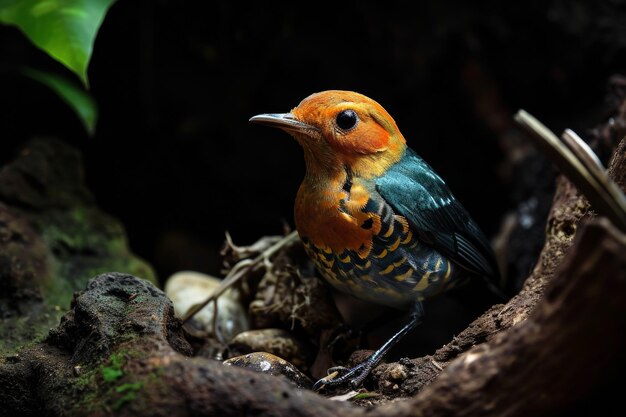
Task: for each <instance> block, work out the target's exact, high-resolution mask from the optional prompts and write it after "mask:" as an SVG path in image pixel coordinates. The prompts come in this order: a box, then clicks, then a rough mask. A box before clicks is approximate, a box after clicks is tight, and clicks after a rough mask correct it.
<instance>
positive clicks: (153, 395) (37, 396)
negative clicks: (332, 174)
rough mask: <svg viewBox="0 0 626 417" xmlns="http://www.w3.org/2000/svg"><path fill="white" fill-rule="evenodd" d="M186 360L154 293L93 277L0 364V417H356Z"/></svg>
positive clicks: (118, 278) (123, 277) (216, 365)
mask: <svg viewBox="0 0 626 417" xmlns="http://www.w3.org/2000/svg"><path fill="white" fill-rule="evenodd" d="M190 352H191V349H190V346H189V344H188V343H187V342H186V340H185V337H184V333H183V331H182V326H181V323H180V321H179V320H178V319H176V317H175V316H174V309H173V306H172V303H171V301H170V300H169V299H168V298H167V297H166V296H165V294H164V293H163V292H162V291H161V290H159V289H157V288H156V287H154V286H153V285H152V284H151V283H150V282H148V281H145V280H142V279H139V278H136V277H133V276H130V275H128V274H116V273H111V274H103V275H100V276H98V277H96V278H94V279H92V280H90V281H89V284H88V285H87V288H86V289H85V290H84V291H82V292H80V293H77V294H76V297H75V298H74V300H73V302H72V309H71V310H70V311H69V312H68V313H67V314H65V315H64V317H63V319H62V321H61V324H60V325H59V326H58V327H56V328H55V329H54V330H53V331H52V332H51V333H50V335H49V337H47V338H46V339H45V340H43V341H41V342H40V343H33V344H32V345H30V346H27V347H24V348H23V349H22V350H21V351H20V353H19V355H13V356H11V357H4V358H0V387H2V389H1V390H0V404H2V407H0V416H16V415H19V416H40V415H46V416H60V415H63V416H75V417H81V416H95V417H99V416H109V415H116V416H120V417H125V416H132V417H137V416H153V417H172V416H191V415H193V416H216V415H220V416H235V415H250V414H255V415H273V416H279V417H280V416H292V417H293V416H303V417H306V416H317V415H330V414H331V413H332V414H340V415H346V416H355V415H356V414H357V413H356V409H355V408H354V407H351V406H349V405H347V404H336V403H333V402H331V401H327V400H325V399H324V398H322V397H320V396H318V395H316V394H314V393H312V392H307V391H304V390H299V389H297V388H296V387H294V384H293V383H291V382H288V381H286V380H285V379H284V378H277V377H275V376H272V375H265V374H262V373H258V372H253V371H251V370H248V369H242V368H239V367H237V366H224V365H223V364H222V363H221V362H219V361H215V360H211V359H206V358H199V357H196V358H191V357H189V356H188V355H189V354H190ZM293 369H295V368H293Z"/></svg>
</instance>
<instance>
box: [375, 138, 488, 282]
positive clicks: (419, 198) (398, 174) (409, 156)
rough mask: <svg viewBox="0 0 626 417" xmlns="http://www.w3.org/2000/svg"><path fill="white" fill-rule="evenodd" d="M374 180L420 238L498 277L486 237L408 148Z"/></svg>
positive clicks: (473, 268) (474, 270)
mask: <svg viewBox="0 0 626 417" xmlns="http://www.w3.org/2000/svg"><path fill="white" fill-rule="evenodd" d="M375 183H376V190H377V191H378V193H379V194H380V195H381V197H383V199H384V200H385V201H386V202H387V203H388V204H389V205H390V206H391V207H392V208H393V210H394V211H395V212H396V214H399V215H401V216H404V217H405V218H406V219H407V220H408V222H409V224H410V225H411V227H412V228H413V229H414V232H415V233H416V234H417V236H418V238H419V239H420V240H421V241H423V242H424V243H426V244H429V245H431V246H432V247H433V248H434V249H436V250H438V251H439V252H441V253H442V254H444V255H445V256H447V257H448V258H450V260H452V261H453V262H455V263H456V264H458V265H459V266H461V267H463V268H465V269H466V270H468V271H470V272H472V273H475V274H478V275H482V276H485V277H488V278H491V280H494V279H497V277H498V275H499V274H498V270H497V266H496V263H495V260H494V256H493V252H492V250H491V247H490V245H489V242H488V240H487V238H486V237H485V236H484V234H483V233H482V232H481V230H480V229H479V228H478V226H477V225H476V223H474V221H473V220H472V219H471V217H470V216H469V214H468V213H467V211H466V210H465V208H464V207H463V206H462V205H461V204H460V203H459V202H458V201H457V200H456V198H454V196H453V195H452V193H451V192H450V190H449V189H448V187H447V186H446V184H445V183H444V181H443V180H442V179H441V178H440V177H439V176H438V175H437V174H436V173H435V172H434V171H433V170H432V168H431V167H430V166H429V165H428V164H427V163H426V162H424V160H423V159H422V158H420V157H419V156H418V155H417V154H415V152H413V151H412V150H411V149H410V148H407V150H406V152H405V154H404V156H403V157H402V159H401V160H400V161H399V162H398V163H396V164H395V165H394V166H392V167H391V168H390V169H389V170H388V171H387V172H386V173H385V175H383V176H381V177H380V178H378V179H377V180H376V182H375Z"/></svg>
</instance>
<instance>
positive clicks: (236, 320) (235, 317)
mask: <svg viewBox="0 0 626 417" xmlns="http://www.w3.org/2000/svg"><path fill="white" fill-rule="evenodd" d="M221 282H222V281H221V280H220V279H218V278H214V277H212V276H210V275H206V274H202V273H200V272H194V271H180V272H177V273H176V274H174V275H172V276H171V277H170V278H168V280H167V282H166V284H165V294H167V296H168V297H169V298H170V299H171V300H172V302H173V303H174V311H175V313H176V315H177V316H178V317H182V316H183V315H184V314H185V313H186V312H187V311H188V310H189V309H190V308H191V307H192V306H193V305H195V304H198V303H201V302H203V301H204V300H206V299H207V298H208V297H210V296H211V295H212V294H213V292H214V291H215V290H216V289H217V287H219V285H220V283H221ZM214 311H215V310H214V306H213V303H211V304H209V305H207V306H206V307H204V308H203V309H202V310H200V311H199V312H198V313H197V314H196V315H195V316H194V317H193V322H194V323H195V324H196V326H198V327H200V329H202V330H205V331H207V332H208V333H210V334H212V333H213V313H214ZM217 311H218V314H217V326H218V329H219V332H220V333H221V335H222V337H223V338H224V339H225V340H226V341H229V340H231V339H232V338H233V336H235V335H236V334H238V333H240V332H243V331H246V330H248V329H249V328H250V326H249V324H248V316H247V314H246V311H245V310H244V308H243V306H242V305H241V302H240V301H239V295H238V293H237V292H236V290H234V289H229V290H227V291H226V292H224V294H222V295H221V296H220V297H219V298H218V300H217Z"/></svg>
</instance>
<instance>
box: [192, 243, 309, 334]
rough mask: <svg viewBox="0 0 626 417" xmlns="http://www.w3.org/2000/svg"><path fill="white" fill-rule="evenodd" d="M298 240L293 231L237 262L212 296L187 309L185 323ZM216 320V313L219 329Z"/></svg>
mask: <svg viewBox="0 0 626 417" xmlns="http://www.w3.org/2000/svg"><path fill="white" fill-rule="evenodd" d="M296 240H298V232H296V231H293V232H291V233H290V234H288V235H287V236H285V237H284V238H282V239H281V240H279V241H278V242H276V243H275V244H273V245H272V246H270V247H269V248H267V249H266V250H264V251H263V252H261V253H260V254H259V255H257V257H256V258H254V259H244V260H242V261H239V262H237V264H235V266H233V268H232V269H231V270H230V271H229V272H228V274H227V275H226V276H225V277H224V280H222V282H221V283H220V285H219V287H217V289H216V290H215V292H213V294H211V296H210V297H208V298H207V299H206V300H204V301H203V302H201V303H198V304H194V305H193V306H192V307H191V308H190V309H189V310H188V311H187V313H186V314H185V316H184V317H183V324H184V323H187V322H188V321H189V320H191V318H192V317H193V316H195V315H196V314H197V313H198V312H199V311H200V310H202V309H203V308H204V307H205V306H206V305H207V304H209V303H210V302H212V301H213V302H215V304H216V305H217V302H216V301H217V299H218V297H219V296H220V295H222V294H223V293H224V292H225V291H226V290H227V289H229V288H230V287H232V286H233V285H235V284H236V283H237V282H238V281H239V280H240V279H241V278H242V277H243V276H244V275H245V274H246V273H247V272H248V271H249V270H250V269H252V268H253V267H255V266H256V265H258V264H259V263H260V262H262V261H264V260H265V259H269V258H271V257H272V256H273V255H274V254H275V253H276V252H278V251H279V250H280V249H282V248H283V247H285V246H287V245H289V244H291V243H293V242H295V241H296ZM215 313H217V309H216V310H215ZM216 322H217V314H214V315H213V330H214V331H215V330H216V329H217V326H216Z"/></svg>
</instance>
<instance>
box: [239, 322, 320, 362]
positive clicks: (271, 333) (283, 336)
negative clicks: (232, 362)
mask: <svg viewBox="0 0 626 417" xmlns="http://www.w3.org/2000/svg"><path fill="white" fill-rule="evenodd" d="M228 349H229V351H230V355H231V356H237V355H244V354H247V353H251V352H268V353H272V354H274V355H276V356H278V357H279V358H283V359H285V360H287V361H289V362H290V363H292V364H293V365H294V366H296V367H297V368H298V369H300V370H301V371H303V372H306V371H307V370H308V368H307V362H308V357H309V352H308V351H309V349H307V346H306V345H305V344H304V343H303V342H301V341H300V340H298V339H297V338H295V337H294V336H293V334H292V333H290V332H288V331H287V330H283V329H271V328H270V329H258V330H248V331H246V332H242V333H239V334H238V335H237V336H235V337H234V338H233V339H232V340H231V342H230V344H229V345H228Z"/></svg>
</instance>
